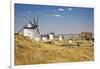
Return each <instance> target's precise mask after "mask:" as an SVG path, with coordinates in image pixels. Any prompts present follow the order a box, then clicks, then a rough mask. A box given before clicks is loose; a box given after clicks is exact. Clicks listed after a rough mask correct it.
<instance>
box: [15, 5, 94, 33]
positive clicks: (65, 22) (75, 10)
mask: <svg viewBox="0 0 100 69" xmlns="http://www.w3.org/2000/svg"><path fill="white" fill-rule="evenodd" d="M36 16H38V17H39V29H40V32H41V33H46V32H52V31H53V32H55V33H57V34H71V33H72V34H75V33H79V32H82V31H88V32H93V31H94V9H93V8H82V7H70V6H48V5H34V4H15V32H18V31H19V30H20V29H21V28H22V27H23V26H24V25H26V24H28V23H29V21H30V20H31V21H32V19H33V17H36Z"/></svg>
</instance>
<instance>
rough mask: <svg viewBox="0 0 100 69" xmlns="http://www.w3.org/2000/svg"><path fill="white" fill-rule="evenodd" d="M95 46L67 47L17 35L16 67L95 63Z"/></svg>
mask: <svg viewBox="0 0 100 69" xmlns="http://www.w3.org/2000/svg"><path fill="white" fill-rule="evenodd" d="M93 60H94V48H93V46H91V47H89V46H81V47H77V46H75V47H66V46H59V45H57V44H55V43H51V44H50V43H43V42H36V41H35V40H32V39H30V38H28V37H24V36H23V35H19V34H17V35H15V65H26V64H46V63H61V62H75V61H93Z"/></svg>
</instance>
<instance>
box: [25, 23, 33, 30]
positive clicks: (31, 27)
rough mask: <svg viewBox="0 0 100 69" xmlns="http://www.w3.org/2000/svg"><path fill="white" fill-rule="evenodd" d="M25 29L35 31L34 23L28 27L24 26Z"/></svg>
mask: <svg viewBox="0 0 100 69" xmlns="http://www.w3.org/2000/svg"><path fill="white" fill-rule="evenodd" d="M24 29H35V25H34V24H32V23H28V24H27V25H26V26H24Z"/></svg>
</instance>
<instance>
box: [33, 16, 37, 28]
mask: <svg viewBox="0 0 100 69" xmlns="http://www.w3.org/2000/svg"><path fill="white" fill-rule="evenodd" d="M33 22H34V25H35V26H36V25H37V24H36V21H35V18H34V17H33Z"/></svg>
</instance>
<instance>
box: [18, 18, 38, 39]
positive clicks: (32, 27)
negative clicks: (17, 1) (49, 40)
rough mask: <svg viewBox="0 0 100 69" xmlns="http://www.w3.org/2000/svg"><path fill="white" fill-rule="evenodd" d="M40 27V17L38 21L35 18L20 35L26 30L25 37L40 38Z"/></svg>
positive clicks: (24, 27) (23, 28)
mask: <svg viewBox="0 0 100 69" xmlns="http://www.w3.org/2000/svg"><path fill="white" fill-rule="evenodd" d="M38 27H39V25H38V17H37V19H36V18H35V17H33V21H32V22H31V21H29V23H28V24H27V25H25V26H23V27H22V28H21V29H20V30H19V31H18V33H20V32H21V31H22V30H24V36H29V37H30V38H36V37H39V36H40V31H39V28H38Z"/></svg>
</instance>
